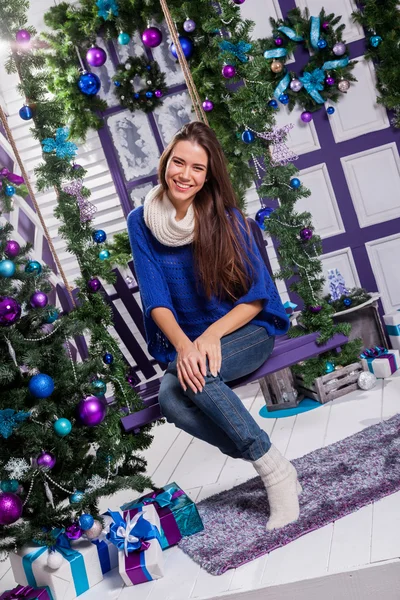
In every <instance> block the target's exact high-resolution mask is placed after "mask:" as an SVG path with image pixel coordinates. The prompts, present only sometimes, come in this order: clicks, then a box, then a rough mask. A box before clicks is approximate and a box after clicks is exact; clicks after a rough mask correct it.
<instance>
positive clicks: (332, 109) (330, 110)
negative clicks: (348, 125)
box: [326, 106, 335, 115]
mask: <svg viewBox="0 0 400 600" xmlns="http://www.w3.org/2000/svg"><path fill="white" fill-rule="evenodd" d="M326 112H327V113H328V115H333V113H334V112H335V109H334V108H333V106H328V108H327V109H326Z"/></svg>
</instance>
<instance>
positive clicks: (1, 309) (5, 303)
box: [0, 296, 21, 327]
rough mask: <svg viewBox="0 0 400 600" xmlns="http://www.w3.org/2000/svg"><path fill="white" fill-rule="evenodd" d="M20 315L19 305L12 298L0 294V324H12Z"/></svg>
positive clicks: (5, 325) (4, 325)
mask: <svg viewBox="0 0 400 600" xmlns="http://www.w3.org/2000/svg"><path fill="white" fill-rule="evenodd" d="M20 316H21V306H20V304H19V302H17V301H16V300H15V299H14V298H10V297H8V296H0V325H1V326H3V327H8V326H9V325H13V323H15V322H16V321H18V319H19V318H20Z"/></svg>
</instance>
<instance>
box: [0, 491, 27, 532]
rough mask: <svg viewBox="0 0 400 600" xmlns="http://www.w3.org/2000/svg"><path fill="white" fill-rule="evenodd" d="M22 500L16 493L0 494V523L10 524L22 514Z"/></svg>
mask: <svg viewBox="0 0 400 600" xmlns="http://www.w3.org/2000/svg"><path fill="white" fill-rule="evenodd" d="M22 509H23V506H22V500H21V498H20V497H19V496H17V494H12V493H11V492H6V493H4V494H0V525H11V523H15V521H18V519H19V518H20V517H21V515H22Z"/></svg>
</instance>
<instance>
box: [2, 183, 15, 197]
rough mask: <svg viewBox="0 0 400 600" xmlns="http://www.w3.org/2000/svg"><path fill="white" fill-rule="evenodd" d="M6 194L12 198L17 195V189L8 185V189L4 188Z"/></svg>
mask: <svg viewBox="0 0 400 600" xmlns="http://www.w3.org/2000/svg"><path fill="white" fill-rule="evenodd" d="M4 193H5V195H6V196H8V197H10V196H14V194H15V187H14V186H13V185H10V184H8V185H6V187H5V188H4Z"/></svg>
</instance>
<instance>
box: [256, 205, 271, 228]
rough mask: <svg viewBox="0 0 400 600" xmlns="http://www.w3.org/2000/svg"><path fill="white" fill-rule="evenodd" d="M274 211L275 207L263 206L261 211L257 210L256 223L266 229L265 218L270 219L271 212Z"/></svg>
mask: <svg viewBox="0 0 400 600" xmlns="http://www.w3.org/2000/svg"><path fill="white" fill-rule="evenodd" d="M273 212H274V209H273V208H271V207H270V206H263V207H262V208H260V210H259V211H257V214H256V223H257V224H258V226H259V227H260V228H261V229H262V230H263V231H265V224H264V221H265V219H269V217H270V216H271V214H272V213H273Z"/></svg>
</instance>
